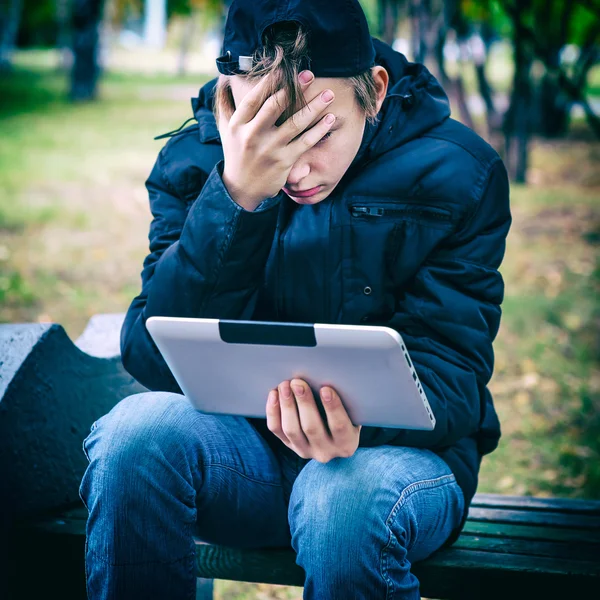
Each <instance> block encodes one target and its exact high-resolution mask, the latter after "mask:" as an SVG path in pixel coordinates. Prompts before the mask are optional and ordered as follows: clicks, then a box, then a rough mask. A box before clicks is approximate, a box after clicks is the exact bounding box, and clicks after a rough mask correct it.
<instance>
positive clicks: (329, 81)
mask: <svg viewBox="0 0 600 600" xmlns="http://www.w3.org/2000/svg"><path fill="white" fill-rule="evenodd" d="M257 83H258V82H249V81H248V80H246V79H244V78H242V77H240V76H237V75H236V76H232V77H231V91H232V94H233V99H234V101H235V105H236V106H239V103H240V102H241V101H242V99H243V98H244V96H245V95H246V94H247V93H248V92H249V91H250V90H251V89H252V88H253V87H254V86H255V85H256V84H257ZM325 89H330V90H332V91H333V93H334V94H335V98H334V100H333V102H332V103H331V104H330V105H329V106H328V107H327V108H326V109H325V110H324V111H323V112H322V113H321V114H320V115H319V117H318V119H317V120H316V121H315V122H317V121H318V120H319V119H321V118H323V117H324V116H325V115H326V114H327V113H329V112H331V113H333V114H334V115H335V116H336V120H335V123H334V124H333V126H332V127H331V129H330V130H329V133H328V134H326V135H325V137H324V138H322V139H321V140H320V141H319V142H318V143H317V145H316V146H313V147H312V148H311V149H310V150H307V151H306V152H305V153H304V154H303V155H302V156H301V157H300V158H299V159H298V160H297V161H296V163H295V164H294V166H293V167H292V170H291V171H290V174H289V175H288V178H287V182H286V185H285V187H284V188H283V190H284V192H285V193H286V194H287V195H288V196H289V197H290V198H291V199H292V200H294V202H297V203H298V204H317V203H318V202H321V201H322V200H324V199H325V198H327V196H329V194H331V192H332V191H333V190H334V188H335V187H336V185H337V184H338V183H339V181H340V180H341V179H342V177H343V176H344V173H346V171H347V169H348V167H349V166H350V164H351V163H352V161H353V160H354V157H355V156H356V153H357V152H358V149H359V147H360V143H361V141H362V137H363V132H364V128H365V123H366V116H365V114H364V112H363V111H362V110H361V108H360V107H359V105H358V103H357V102H356V99H355V97H354V90H353V89H352V88H351V87H350V86H349V85H347V84H346V83H345V82H344V81H343V80H340V79H339V78H325V77H317V78H315V79H314V81H313V82H312V83H311V84H310V85H309V86H308V88H307V90H306V92H305V94H304V97H305V100H306V102H307V103H308V102H310V101H311V100H312V99H313V98H315V97H316V96H318V95H319V94H320V93H321V92H323V91H324V90H325ZM307 130H308V128H307ZM307 130H306V131H307ZM315 188H317V189H315ZM306 190H311V195H310V196H307V197H306V196H305V197H300V196H294V192H303V191H306ZM312 192H316V193H312Z"/></svg>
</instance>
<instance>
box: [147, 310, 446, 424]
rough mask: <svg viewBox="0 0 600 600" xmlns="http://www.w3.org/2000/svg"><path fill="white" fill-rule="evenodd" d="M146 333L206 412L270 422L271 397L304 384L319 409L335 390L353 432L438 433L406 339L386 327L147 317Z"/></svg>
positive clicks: (187, 393)
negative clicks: (286, 385) (323, 396)
mask: <svg viewBox="0 0 600 600" xmlns="http://www.w3.org/2000/svg"><path fill="white" fill-rule="evenodd" d="M146 327H147V329H148V331H149V333H150V335H151V336H152V339H153V340H154V342H155V343H156V346H157V347H158V349H159V350H160V352H161V354H162V356H163V357H164V359H165V361H166V363H167V365H168V366H169V368H170V369H171V372H172V373H173V376H174V377H175V379H176V381H177V383H178V384H179V387H180V388H181V390H182V391H183V393H184V395H185V396H186V397H187V398H188V400H189V401H190V402H191V403H192V405H193V406H194V407H196V408H197V409H198V410H200V411H202V412H206V413H212V414H228V415H240V416H245V417H262V418H266V403H267V396H268V394H269V391H270V390H271V389H274V388H277V386H278V385H279V384H280V383H281V382H282V381H285V380H291V379H293V378H300V379H303V380H304V381H306V383H307V384H308V385H309V386H310V387H311V389H312V391H313V394H314V397H315V400H316V402H317V405H320V403H321V400H320V397H319V390H320V388H321V387H322V386H324V385H328V386H331V387H333V388H334V389H335V390H336V391H337V392H338V394H339V396H340V398H341V400H342V403H343V404H344V407H345V408H346V411H347V412H348V415H349V416H350V419H351V420H352V422H353V423H354V424H355V425H369V426H380V427H398V428H404V429H424V430H432V429H433V428H434V426H435V416H434V414H433V411H432V410H431V407H430V406H429V402H428V401H427V398H426V396H425V392H424V391H423V387H422V385H421V383H420V381H419V377H418V376H417V373H416V371H415V369H414V367H413V365H412V362H411V360H410V356H409V354H408V351H407V350H406V347H405V344H404V342H403V340H402V337H401V336H400V334H399V333H398V332H397V331H395V330H394V329H391V328H389V327H382V326H368V325H336V324H325V323H275V322H264V321H231V320H223V319H200V318H180V317H150V318H149V319H148V320H147V321H146ZM320 410H321V412H322V411H323V408H322V406H320Z"/></svg>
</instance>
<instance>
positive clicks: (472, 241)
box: [80, 0, 511, 600]
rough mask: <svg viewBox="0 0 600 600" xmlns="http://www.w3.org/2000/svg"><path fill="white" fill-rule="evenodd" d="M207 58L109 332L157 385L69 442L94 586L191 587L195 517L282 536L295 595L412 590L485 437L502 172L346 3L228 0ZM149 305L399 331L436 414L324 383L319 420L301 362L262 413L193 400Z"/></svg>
mask: <svg viewBox="0 0 600 600" xmlns="http://www.w3.org/2000/svg"><path fill="white" fill-rule="evenodd" d="M217 67H218V69H219V72H220V74H219V77H218V78H217V79H215V80H213V81H211V82H209V83H208V84H206V85H205V86H204V87H203V88H202V89H201V90H200V95H199V97H198V98H196V99H195V100H194V101H193V108H194V116H195V119H196V120H197V124H194V125H193V126H190V127H188V128H186V129H184V130H182V131H180V132H178V133H176V134H174V135H172V137H171V139H170V140H169V141H168V142H167V144H166V145H165V146H164V148H163V149H162V150H161V151H160V153H159V155H158V159H157V161H156V164H155V165H154V168H153V170H152V172H151V174H150V176H149V178H148V180H147V183H146V185H147V188H148V192H149V196H150V207H151V210H152V213H153V216H154V219H153V221H152V224H151V227H150V234H149V240H150V252H149V254H148V256H147V257H146V259H145V261H144V268H143V271H142V275H141V276H142V289H141V292H140V294H139V295H138V296H137V297H136V298H135V299H134V300H133V302H132V303H131V306H130V308H129V310H128V313H127V316H126V319H125V323H124V325H123V330H122V336H121V349H122V359H123V364H124V365H125V368H126V369H127V370H128V371H129V372H130V373H131V374H132V375H133V376H134V377H135V378H136V379H137V380H138V381H140V382H141V383H142V384H143V385H144V386H146V387H147V388H148V390H150V391H149V392H147V393H143V394H136V395H133V396H129V397H127V398H124V399H123V400H122V401H121V402H119V403H118V404H117V405H116V406H115V407H114V408H113V409H112V410H111V411H110V412H109V413H108V414H106V415H104V416H103V417H101V418H100V419H99V420H98V421H96V422H95V423H94V424H93V425H92V430H91V433H90V435H89V436H88V437H87V438H86V440H85V441H84V451H85V453H86V456H87V458H88V460H89V462H90V464H89V467H88V469H87V471H86V473H85V476H84V478H83V480H82V483H81V488H80V495H81V498H82V500H83V501H84V502H85V504H86V506H87V507H88V510H89V519H88V525H87V543H86V576H87V582H88V594H89V596H90V597H92V598H106V599H108V598H127V599H133V598H193V597H194V589H195V546H194V539H193V538H194V536H196V537H198V538H200V539H202V540H204V541H207V542H210V543H215V544H222V545H226V546H235V547H244V548H255V547H256V548H257V547H285V546H290V545H291V546H292V547H293V549H294V550H295V551H296V553H297V562H298V564H299V565H300V566H301V567H302V568H303V569H304V571H305V573H306V583H305V587H304V597H305V598H318V599H342V600H347V599H349V598H353V599H355V598H356V599H359V598H367V599H372V598H387V599H388V600H390V599H391V598H395V599H400V598H402V599H414V598H419V582H418V580H417V579H416V577H415V576H414V574H413V573H412V572H411V565H412V564H413V563H414V562H416V561H419V560H422V559H424V558H426V557H427V556H429V555H430V554H431V553H432V552H434V551H435V550H437V549H439V548H441V547H442V546H444V545H448V544H451V543H452V542H453V541H454V540H455V539H456V537H457V535H458V534H459V532H460V530H461V528H462V526H463V525H464V522H465V518H466V515H467V510H468V507H469V504H470V502H471V500H472V498H473V495H474V493H475V490H476V487H477V476H478V471H479V467H480V462H481V458H482V456H483V455H485V454H487V453H489V452H491V451H492V450H494V448H495V447H496V446H497V444H498V440H499V437H500V426H499V423H498V419H497V416H496V412H495V410H494V406H493V402H492V397H491V395H490V393H489V391H488V389H487V387H486V386H487V383H488V381H489V379H490V377H491V374H492V369H493V351H492V342H493V340H494V338H495V336H496V332H497V330H498V326H499V321H500V304H501V301H502V297H503V281H502V278H501V276H500V274H499V273H498V267H499V265H500V263H501V260H502V258H503V255H504V248H505V238H506V235H507V232H508V230H509V226H510V220H511V219H510V212H509V190H508V182H507V176H506V171H505V168H504V166H503V164H502V162H501V160H500V158H499V157H498V155H497V154H496V152H495V151H494V150H493V149H492V148H491V147H490V146H489V145H488V144H487V143H485V142H484V141H483V140H482V139H481V138H479V137H478V136H477V135H476V134H475V133H474V132H473V131H471V130H469V129H468V128H466V127H464V126H463V125H461V124H460V123H458V122H456V121H454V120H453V119H451V118H450V108H449V104H448V100H447V97H446V95H445V93H444V92H443V90H442V89H441V87H440V85H439V84H438V83H437V81H436V80H435V79H434V78H433V77H432V75H431V74H430V73H429V72H428V71H427V69H426V68H425V67H424V66H423V65H420V64H413V63H410V62H408V61H407V60H406V58H405V57H404V56H402V55H401V54H399V53H398V52H395V51H394V50H392V48H390V47H389V46H388V45H386V44H384V43H382V42H380V41H378V40H376V39H373V38H371V36H370V35H369V31H368V27H367V23H366V19H365V16H364V13H363V12H362V9H361V8H360V5H359V3H358V2H357V1H356V0H328V1H327V2H321V1H319V0H290V1H288V0H285V1H283V0H281V1H276V0H262V1H257V0H234V2H233V3H232V5H231V9H230V11H229V15H228V19H227V23H226V30H225V38H224V44H223V53H222V56H221V57H220V58H219V59H218V60H217ZM331 117H333V118H331ZM153 315H163V316H164V315H166V316H179V317H210V318H222V319H254V320H263V321H282V322H310V323H314V322H322V323H352V324H360V323H367V324H375V325H385V326H388V327H392V328H394V329H395V330H397V331H398V332H400V333H401V335H402V337H403V338H404V340H405V342H406V345H407V347H408V350H409V352H410V354H411V357H412V359H413V361H414V365H415V368H416V370H417V372H418V374H419V377H420V379H421V382H422V384H423V388H424V390H425V392H426V395H427V397H428V400H429V402H430V404H431V406H432V409H433V412H434V414H435V416H436V420H437V423H436V427H435V429H434V430H433V431H415V430H402V429H393V428H380V427H366V426H364V427H361V426H360V425H356V426H355V425H354V424H353V423H352V422H351V421H350V419H349V418H348V415H347V413H346V411H345V410H344V405H343V398H340V397H339V395H338V394H337V392H336V390H335V389H332V388H330V387H324V388H323V389H321V390H316V391H315V393H318V394H319V395H320V396H321V400H322V404H323V406H324V409H325V413H324V416H323V417H322V416H321V414H320V413H319V410H318V409H317V405H316V401H315V398H314V396H313V391H312V390H311V389H310V388H309V387H308V385H307V384H306V382H304V381H302V380H292V381H284V382H281V384H280V385H279V386H278V387H277V389H274V390H265V418H264V419H258V418H242V417H236V416H217V415H209V414H204V413H200V412H199V411H197V410H195V409H194V408H193V407H192V406H191V404H190V403H189V402H188V401H187V400H186V398H185V397H184V396H183V395H182V394H181V390H180V389H179V387H178V385H177V383H176V382H175V380H174V378H173V376H172V374H171V373H170V371H169V369H168V367H167V366H166V364H165V362H164V360H163V359H162V357H161V355H160V353H159V352H158V350H157V348H156V346H155V345H154V344H153V342H152V339H151V337H150V336H149V334H148V331H147V330H146V327H145V322H146V319H148V317H151V316H153ZM198 360H202V357H201V356H199V357H198ZM223 369H224V370H225V371H227V372H228V373H230V376H232V377H235V371H236V365H235V364H224V365H223ZM401 400H402V399H401V397H400V396H399V398H398V401H401ZM465 585H468V581H466V582H465Z"/></svg>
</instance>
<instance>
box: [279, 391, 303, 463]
mask: <svg viewBox="0 0 600 600" xmlns="http://www.w3.org/2000/svg"><path fill="white" fill-rule="evenodd" d="M278 390H279V402H280V404H281V431H282V433H283V434H284V436H285V437H286V438H287V439H288V440H289V441H290V442H291V443H292V444H293V446H294V450H296V452H303V453H306V454H307V455H308V446H309V443H308V439H307V438H306V435H305V434H304V431H303V430H302V425H301V424H300V417H299V415H298V406H297V404H296V399H295V397H294V394H293V393H292V389H291V387H290V382H289V381H284V382H282V383H281V384H279V388H278Z"/></svg>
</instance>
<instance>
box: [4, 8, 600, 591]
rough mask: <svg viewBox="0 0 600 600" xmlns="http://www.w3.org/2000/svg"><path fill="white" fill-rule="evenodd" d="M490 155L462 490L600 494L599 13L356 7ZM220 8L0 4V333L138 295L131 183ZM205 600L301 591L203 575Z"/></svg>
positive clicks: (208, 74)
mask: <svg viewBox="0 0 600 600" xmlns="http://www.w3.org/2000/svg"><path fill="white" fill-rule="evenodd" d="M362 4H363V6H364V9H365V12H366V14H367V17H368V20H369V24H370V27H371V32H372V34H373V35H375V36H377V37H380V38H381V39H383V40H385V41H386V42H388V43H389V44H391V45H393V47H394V48H395V49H397V50H398V51H400V52H402V53H404V54H405V55H406V56H407V57H408V58H409V59H410V60H413V61H420V62H425V63H426V64H427V65H428V67H429V68H430V69H431V71H432V72H433V73H434V74H435V76H436V77H438V78H439V80H440V81H441V82H442V84H443V86H444V88H445V89H446V91H447V92H448V94H449V96H450V98H451V101H452V106H453V116H454V117H455V118H457V119H459V120H460V121H462V122H463V123H465V124H466V125H468V126H469V127H471V128H473V129H475V130H476V131H477V132H478V133H479V134H480V135H481V136H483V137H484V138H485V139H487V140H488V141H489V142H490V143H491V144H492V145H493V146H494V147H495V148H496V149H497V150H498V151H499V152H500V153H501V155H502V157H503V159H504V161H505V163H506V165H507V167H508V169H509V172H510V175H511V178H512V192H511V197H512V209H513V215H514V225H513V228H512V231H511V233H510V236H509V240H508V248H507V253H506V259H505V262H504V264H503V267H502V273H503V275H504V277H505V281H506V298H505V302H504V305H503V308H504V316H503V321H502V326H501V329H500V333H499V335H498V338H497V341H496V345H495V347H496V369H495V374H494V377H493V380H492V382H491V386H490V387H491V389H492V392H493V393H494V397H495V401H496V405H497V407H498V411H499V413H500V417H501V420H502V424H503V438H502V440H501V444H500V447H499V449H498V450H497V451H496V452H494V453H493V454H492V455H490V456H488V457H487V458H486V459H485V460H484V462H483V466H482V471H481V480H480V485H479V491H482V492H497V493H504V494H518V495H535V496H549V495H553V496H565V497H582V498H598V497H600V393H599V392H600V371H599V369H598V363H599V358H600V327H599V325H600V306H599V303H598V297H599V294H598V292H599V288H600V269H599V265H600V262H599V260H598V252H597V249H598V245H599V244H600V169H599V164H600V161H599V158H600V64H599V58H600V49H599V48H600V46H599V43H600V1H599V0H560V1H556V0H518V1H517V0H484V1H480V2H478V1H475V0H448V1H442V0H363V2H362ZM227 8H228V2H226V1H219V0H0V321H2V322H49V321H53V322H58V323H61V324H62V325H63V326H64V327H65V329H66V330H67V332H68V334H69V335H70V336H71V338H72V339H75V338H76V337H77V336H78V335H80V334H81V332H82V331H83V329H84V327H85V325H86V323H87V321H88V319H89V318H90V317H91V316H92V315H94V314H97V313H110V312H124V311H125V310H126V309H127V307H128V305H129V303H130V301H131V299H132V298H133V297H134V296H135V295H137V293H138V292H139V288H140V276H139V274H140V271H141V268H142V262H143V259H144V257H145V255H146V253H147V251H148V246H147V244H148V241H147V236H148V226H149V223H150V220H151V215H150V212H149V208H148V199H147V195H146V191H145V188H144V181H145V179H146V177H147V176H148V174H149V172H150V169H151V167H152V165H153V162H154V160H155V158H156V155H157V153H158V151H159V150H160V148H161V146H162V145H163V143H164V140H161V141H154V140H153V137H154V136H156V135H158V134H161V133H164V132H166V131H169V130H172V129H175V128H177V127H178V126H179V125H180V124H181V123H182V122H183V121H184V120H185V119H187V118H189V117H190V116H191V115H192V113H191V107H190V98H191V97H193V96H195V95H196V94H197V91H198V89H199V87H200V86H201V85H202V84H203V83H205V82H206V81H208V80H209V79H211V78H213V77H215V76H216V74H217V72H216V69H215V63H214V59H215V58H216V57H217V55H218V54H219V50H220V46H221V40H222V28H223V24H224V20H225V15H226V12H227ZM216 592H217V594H220V596H219V597H221V598H248V599H250V598H252V599H259V598H262V599H265V598H286V599H292V598H294V599H296V598H298V599H299V598H301V590H299V588H285V587H280V586H267V585H250V584H240V583H236V582H218V583H217V590H216Z"/></svg>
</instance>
